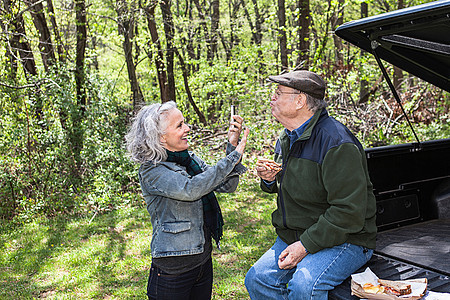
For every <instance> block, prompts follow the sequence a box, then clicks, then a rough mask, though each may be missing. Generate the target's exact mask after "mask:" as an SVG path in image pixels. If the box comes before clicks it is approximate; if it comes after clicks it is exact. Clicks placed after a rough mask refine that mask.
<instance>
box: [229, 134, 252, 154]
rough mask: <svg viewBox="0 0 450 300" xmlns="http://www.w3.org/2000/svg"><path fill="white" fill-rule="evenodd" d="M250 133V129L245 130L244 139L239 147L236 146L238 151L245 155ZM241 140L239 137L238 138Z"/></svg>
mask: <svg viewBox="0 0 450 300" xmlns="http://www.w3.org/2000/svg"><path fill="white" fill-rule="evenodd" d="M249 133H250V129H248V128H245V130H244V136H243V137H242V140H241V142H240V143H239V145H237V146H236V149H235V150H236V151H237V152H239V153H240V154H244V149H245V145H246V144H247V137H248V134H249ZM238 138H239V137H238ZM230 143H231V142H230Z"/></svg>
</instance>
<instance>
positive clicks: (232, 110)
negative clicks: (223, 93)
mask: <svg viewBox="0 0 450 300" xmlns="http://www.w3.org/2000/svg"><path fill="white" fill-rule="evenodd" d="M236 114H237V107H236V105H233V104H231V108H230V115H231V116H230V120H231V121H234V119H233V116H234V115H236ZM231 126H233V127H234V125H231Z"/></svg>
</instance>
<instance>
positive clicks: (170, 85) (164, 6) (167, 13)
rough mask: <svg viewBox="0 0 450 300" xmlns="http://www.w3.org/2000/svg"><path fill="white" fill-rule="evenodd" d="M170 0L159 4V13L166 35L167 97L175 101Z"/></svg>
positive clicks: (172, 26) (172, 27) (173, 49)
mask: <svg viewBox="0 0 450 300" xmlns="http://www.w3.org/2000/svg"><path fill="white" fill-rule="evenodd" d="M171 3H172V1H171V0H165V1H161V2H160V7H161V12H162V16H163V21H164V33H165V35H166V48H167V54H166V66H167V95H168V96H169V99H170V100H173V101H176V94H175V75H174V71H173V65H174V63H173V59H174V53H175V48H174V47H175V46H174V40H173V39H174V25H173V19H172V11H171V8H170V7H171Z"/></svg>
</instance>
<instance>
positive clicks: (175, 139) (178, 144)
mask: <svg viewBox="0 0 450 300" xmlns="http://www.w3.org/2000/svg"><path fill="white" fill-rule="evenodd" d="M164 123H165V124H164V125H165V126H166V128H165V133H164V134H163V135H162V136H161V143H162V145H163V147H164V148H166V149H167V150H169V151H172V152H178V151H183V150H186V149H187V148H188V147H189V144H188V140H187V134H188V132H189V131H190V130H191V129H190V128H189V126H188V125H187V124H186V123H184V117H183V114H182V113H181V111H179V110H178V109H176V108H175V109H172V110H170V111H169V112H168V113H167V114H166V118H165V122H164Z"/></svg>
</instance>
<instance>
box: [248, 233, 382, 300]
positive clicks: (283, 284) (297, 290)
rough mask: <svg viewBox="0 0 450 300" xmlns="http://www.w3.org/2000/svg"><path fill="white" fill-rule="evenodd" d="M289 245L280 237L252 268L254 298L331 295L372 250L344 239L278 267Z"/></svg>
mask: <svg viewBox="0 0 450 300" xmlns="http://www.w3.org/2000/svg"><path fill="white" fill-rule="evenodd" d="M287 246H288V244H286V243H285V242H283V241H282V240H281V239H280V238H279V237H277V240H276V241H275V244H274V245H273V246H272V248H270V249H269V250H268V251H267V252H266V253H265V254H264V255H263V256H261V258H260V259H259V260H258V261H257V262H256V263H255V265H254V266H253V267H251V268H250V270H249V271H248V273H247V275H246V276H245V287H246V288H247V291H248V293H249V294H250V298H251V299H255V300H260V299H267V300H269V299H301V300H306V299H314V300H319V299H320V300H326V299H328V291H329V290H332V289H333V288H334V287H335V286H337V285H339V284H340V283H342V282H343V281H344V280H345V279H346V278H347V277H349V276H350V275H351V274H352V273H353V272H355V271H356V270H357V269H359V268H360V267H362V266H363V265H364V264H365V263H366V262H367V261H368V260H369V259H370V258H371V257H372V254H373V250H370V249H367V248H364V247H361V246H356V245H352V244H349V243H344V244H342V245H339V246H335V247H333V248H326V249H323V250H321V251H319V252H317V253H314V254H308V255H306V256H305V257H304V258H303V260H302V261H301V262H299V263H298V264H297V267H295V268H293V269H290V270H282V269H280V268H278V256H279V255H280V253H281V252H282V251H283V250H284V249H285V248H286V247H287Z"/></svg>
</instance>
